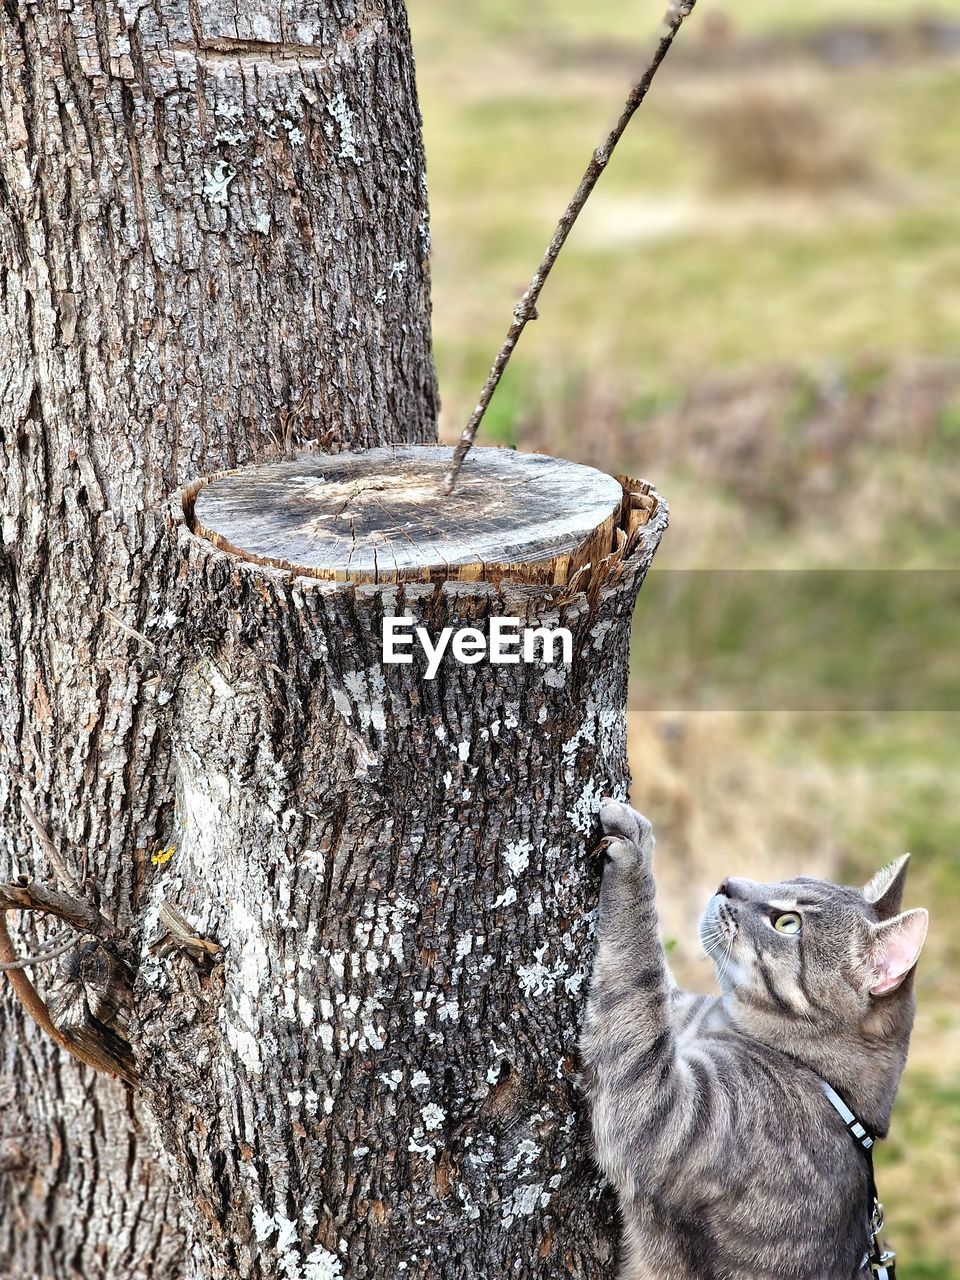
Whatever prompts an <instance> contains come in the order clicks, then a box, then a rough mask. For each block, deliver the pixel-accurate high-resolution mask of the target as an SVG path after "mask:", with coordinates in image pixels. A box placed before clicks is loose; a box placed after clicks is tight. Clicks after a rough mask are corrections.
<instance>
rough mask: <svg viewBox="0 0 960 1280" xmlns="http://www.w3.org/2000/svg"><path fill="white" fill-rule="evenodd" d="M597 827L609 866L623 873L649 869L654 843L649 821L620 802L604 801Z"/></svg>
mask: <svg viewBox="0 0 960 1280" xmlns="http://www.w3.org/2000/svg"><path fill="white" fill-rule="evenodd" d="M600 826H601V827H602V828H603V834H604V836H605V840H604V846H605V849H606V853H607V856H608V858H609V859H610V861H611V862H613V863H614V864H615V865H616V866H618V867H620V868H621V869H622V870H624V871H629V870H632V869H633V868H635V867H639V866H649V864H650V859H651V858H652V857H653V846H654V843H655V842H654V836H653V824H652V823H651V821H650V819H649V818H645V817H644V816H643V814H642V813H637V811H636V809H631V808H630V806H629V805H627V804H621V803H620V802H619V800H610V799H604V801H603V802H602V803H601V805H600Z"/></svg>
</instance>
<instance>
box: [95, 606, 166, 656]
mask: <svg viewBox="0 0 960 1280" xmlns="http://www.w3.org/2000/svg"><path fill="white" fill-rule="evenodd" d="M103 615H104V617H105V618H109V619H110V621H111V622H112V623H113V625H114V626H115V627H116V628H117V630H118V631H122V632H123V634H124V635H125V636H129V637H130V639H131V640H136V641H137V643H138V644H142V645H143V647H144V648H145V649H149V650H150V652H151V653H156V652H157V646H156V645H155V644H154V643H153V641H152V640H148V639H147V637H146V636H145V635H144V634H143V633H142V632H141V631H136V630H134V628H133V627H131V626H128V625H127V623H125V622H124V620H123V619H122V618H120V617H118V616H117V615H116V614H115V613H114V612H113V610H112V609H104V611H103Z"/></svg>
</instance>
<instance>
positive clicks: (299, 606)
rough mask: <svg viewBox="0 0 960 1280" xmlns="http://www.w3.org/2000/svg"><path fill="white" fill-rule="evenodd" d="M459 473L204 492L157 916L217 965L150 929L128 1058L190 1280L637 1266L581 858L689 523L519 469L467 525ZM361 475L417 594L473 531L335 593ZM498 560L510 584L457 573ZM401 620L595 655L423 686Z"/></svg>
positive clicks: (489, 462) (331, 471)
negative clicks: (449, 491) (664, 562)
mask: <svg viewBox="0 0 960 1280" xmlns="http://www.w3.org/2000/svg"><path fill="white" fill-rule="evenodd" d="M449 452H450V451H449V450H446V449H443V450H441V449H435V450H430V451H429V452H427V453H425V454H422V455H421V454H420V453H414V454H412V455H411V454H410V453H409V452H408V451H406V450H399V451H397V452H396V453H388V452H386V451H381V450H377V451H374V452H372V453H367V454H347V455H340V456H337V457H327V458H316V457H312V458H310V459H309V460H302V461H296V462H290V463H286V464H282V465H278V466H268V467H255V468H253V469H251V470H249V471H247V472H244V473H228V474H225V475H223V476H220V477H217V478H215V479H212V480H211V481H209V482H207V483H200V484H199V485H198V484H194V485H191V486H190V487H189V489H188V490H187V491H186V493H185V494H184V495H183V497H182V500H181V501H179V502H178V503H177V507H176V511H175V517H174V518H175V523H176V526H177V527H176V528H175V529H174V533H175V535H176V541H177V546H178V548H179V565H178V569H177V572H176V573H175V574H173V575H172V578H171V584H170V589H169V591H168V594H167V596H166V597H165V601H164V603H165V607H166V608H167V609H168V610H169V616H170V617H171V618H172V619H176V632H177V636H178V638H179V640H180V642H181V644H182V651H183V654H184V666H183V668H182V674H181V678H180V680H179V684H178V688H177V690H176V692H175V696H174V698H173V700H172V702H171V704H170V709H171V736H172V740H173V742H174V743H175V750H176V771H177V777H178V804H177V824H176V829H175V831H174V832H173V834H172V836H171V839H170V844H171V845H172V846H174V847H175V853H174V854H173V855H172V857H171V858H170V860H169V861H168V862H165V864H164V866H163V867H162V869H161V870H160V871H159V872H158V873H157V875H156V876H155V877H154V878H153V879H152V880H151V882H150V884H149V886H148V889H147V894H146V902H145V919H146V920H147V921H148V922H150V921H158V922H160V923H162V911H163V908H164V905H165V904H166V906H167V907H168V908H171V907H172V908H173V909H174V910H175V911H176V912H177V918H178V919H180V920H183V921H185V922H186V927H187V928H188V929H194V930H195V931H196V933H197V934H198V935H199V936H200V937H202V938H203V939H206V940H209V943H211V944H215V945H216V946H217V947H219V948H222V951H219V952H218V953H217V956H216V958H215V959H214V960H209V961H207V960H202V959H201V961H200V963H199V966H198V961H197V959H196V957H194V956H193V955H191V954H187V953H186V952H184V951H182V950H178V949H173V950H170V949H169V948H167V947H163V946H160V947H158V946H157V945H156V943H157V929H158V928H159V927H160V924H159V923H158V925H157V926H150V925H149V924H148V927H146V928H145V929H144V931H143V934H142V943H141V952H140V957H139V960H140V963H139V966H138V968H137V979H136V989H135V1007H136V1009H137V1015H138V1026H137V1031H138V1034H137V1035H136V1036H135V1037H134V1051H135V1053H136V1056H137V1071H138V1078H139V1080H140V1085H141V1089H142V1096H143V1098H144V1104H145V1107H146V1108H147V1111H148V1113H149V1114H150V1116H151V1119H152V1131H153V1132H154V1133H155V1134H156V1137H157V1141H158V1142H159V1143H160V1144H161V1145H162V1147H163V1148H164V1149H165V1150H166V1152H167V1154H168V1156H169V1157H170V1159H171V1161H172V1163H173V1165H175V1166H176V1168H177V1169H178V1170H179V1171H180V1179H179V1183H178V1185H179V1189H180V1192H181V1195H182V1197H183V1204H184V1205H185V1206H187V1207H188V1208H189V1209H190V1210H191V1211H192V1219H191V1220H192V1224H193V1236H192V1238H193V1242H194V1243H193V1252H192V1254H191V1259H192V1261H191V1268H190V1270H189V1272H188V1280H214V1278H216V1280H221V1278H229V1280H234V1278H239V1280H275V1277H277V1276H281V1275H282V1276H292V1277H297V1278H298V1280H301V1278H305V1280H313V1278H314V1277H319V1276H323V1277H338V1278H340V1277H342V1280H385V1277H391V1278H392V1277H398V1278H399V1277H404V1276H410V1277H414V1276H416V1277H423V1278H424V1280H472V1278H475V1277H500V1276H510V1277H519V1278H520V1280H556V1277H557V1276H565V1277H569V1278H570V1280H602V1278H603V1277H607V1276H609V1275H610V1274H611V1266H612V1263H613V1255H614V1249H615V1239H616V1225H615V1207H614V1205H613V1204H612V1202H611V1200H610V1197H609V1196H608V1195H607V1194H606V1193H604V1192H603V1190H602V1184H601V1180H600V1177H599V1175H598V1173H597V1170H596V1168H595V1166H594V1165H593V1162H592V1159H591V1155H590V1140H589V1133H588V1127H587V1125H586V1118H585V1116H584V1113H583V1108H582V1106H581V1102H580V1098H579V1095H578V1093H577V1088H576V1074H577V1062H576V1044H577V1034H578V1027H579V1022H580V1017H581V1013H582V1008H583V1001H584V998H585V995H586V981H587V974H588V972H589V966H590V962H591V955H592V943H591V939H592V927H593V926H592V921H593V918H594V915H595V912H594V908H595V906H596V901H597V890H598V876H597V874H596V870H595V868H594V867H592V866H591V862H590V859H589V857H588V852H589V850H590V848H591V847H592V846H593V844H594V842H595V838H596V836H597V831H596V813H597V808H598V805H599V801H600V798H601V797H602V796H603V795H605V794H606V795H614V796H619V797H625V796H626V793H627V786H628V774H627V754H626V698H627V673H628V670H629V653H630V632H631V620H632V616H633V609H634V603H635V600H636V594H637V590H638V588H639V586H640V584H641V582H642V580H643V577H644V574H645V573H646V570H647V568H648V566H649V564H650V561H651V559H652V557H653V554H654V551H655V549H656V546H657V544H658V542H659V539H660V536H661V534H662V532H663V530H664V528H665V526H666V519H667V513H666V508H665V506H664V505H663V503H662V502H661V501H660V500H659V499H658V498H657V496H656V495H655V494H654V493H652V492H651V491H650V490H649V486H645V485H640V484H636V483H635V482H633V481H627V482H625V483H619V482H617V481H615V480H610V479H609V478H608V477H604V476H601V475H600V474H599V473H597V472H596V471H593V470H591V469H590V468H587V467H577V466H573V465H571V464H568V463H555V462H553V461H551V460H549V459H536V458H535V459H530V458H525V457H523V456H521V455H516V454H512V453H509V452H506V451H497V450H478V451H477V453H476V454H473V455H471V458H470V462H469V470H468V471H465V473H464V479H465V481H466V483H465V487H464V491H463V493H462V495H461V497H460V500H459V505H458V504H457V503H453V504H451V503H450V502H449V499H446V498H442V497H441V496H440V491H439V484H438V483H437V482H438V480H439V478H440V477H441V476H442V474H443V471H444V468H445V466H446V465H447V463H448V459H449ZM398 474H399V475H400V476H401V477H402V484H400V485H396V484H394V483H393V482H394V481H395V480H396V477H397V475H398ZM345 476H350V477H351V478H350V479H349V480H347V479H345V478H344V477H345ZM371 476H372V477H374V479H373V480H372V481H371V480H370V477H371ZM480 476H483V477H484V479H483V481H482V483H480V482H479V481H478V479H477V478H478V477H480ZM321 477H327V479H321ZM333 477H337V478H335V479H334V478H333ZM374 483H375V484H377V485H379V484H381V483H383V484H385V485H388V486H392V488H391V487H388V488H383V489H379V488H378V489H374V488H371V487H369V486H370V485H371V484H374ZM333 485H338V486H340V494H341V499H340V506H343V505H344V497H343V496H342V495H346V500H347V501H349V502H352V503H355V504H356V514H355V517H354V519H355V528H356V530H357V534H358V539H359V540H360V541H361V543H365V544H366V545H367V546H368V547H369V546H373V545H376V546H377V547H378V548H379V547H381V546H384V545H388V544H389V546H390V547H391V548H395V549H396V550H397V553H398V554H399V552H400V550H401V548H403V546H404V545H405V539H404V538H402V537H398V536H396V529H395V526H394V525H391V524H389V523H387V516H386V515H385V514H384V510H386V511H391V512H396V511H398V510H399V511H400V512H402V513H403V514H404V517H405V519H408V520H410V521H413V522H415V523H416V527H417V529H418V531H420V530H423V531H424V532H423V533H422V537H423V542H422V543H421V542H419V541H417V543H416V546H415V547H411V548H410V556H409V563H408V564H407V565H405V566H404V568H403V572H410V571H411V570H412V565H413V564H414V563H415V552H416V554H417V555H419V554H420V553H421V552H422V551H423V549H424V547H425V546H427V545H430V546H447V547H449V548H451V549H452V548H453V547H454V546H455V545H456V544H457V543H458V541H459V544H460V546H461V549H462V554H461V555H459V556H455V555H454V554H453V552H452V550H451V552H450V559H449V562H448V563H446V564H445V563H444V562H443V561H442V560H438V559H437V558H436V557H435V556H434V555H433V554H432V553H429V554H425V555H424V556H423V561H424V577H425V579H426V578H430V579H432V578H433V575H434V574H436V573H439V572H446V573H448V574H449V575H450V576H449V577H448V578H447V579H446V580H440V581H434V580H424V581H418V582H410V581H363V580H361V581H356V582H338V581H331V580H329V578H328V579H327V580H324V579H323V578H322V577H319V576H317V575H318V574H320V573H326V574H330V573H331V571H332V572H336V573H340V572H346V571H347V570H348V569H350V570H354V569H355V568H356V565H357V559H356V557H349V556H344V554H343V548H342V545H341V543H342V538H341V535H340V533H339V531H338V530H337V529H336V524H337V523H338V522H339V517H338V516H337V513H338V510H339V507H338V505H337V503H331V502H330V499H329V495H330V493H331V492H333V490H332V486H333ZM404 486H406V487H404ZM396 492H399V493H400V494H401V495H405V496H403V497H397V496H395V493H396ZM383 494H386V495H387V497H388V499H389V503H390V505H387V504H382V505H381V506H378V505H377V502H374V501H373V495H378V499H379V495H383ZM528 495H529V496H528ZM414 496H416V500H414ZM485 505H486V509H485ZM394 518H395V517H394V516H391V519H394ZM201 520H202V524H201V523H200V521H201ZM538 520H540V521H542V522H543V524H545V525H549V526H550V528H551V532H550V533H549V534H548V535H545V534H544V532H543V530H542V528H541V527H540V526H539V525H538ZM468 521H469V522H470V527H471V533H470V535H469V537H468V536H466V534H465V532H464V530H465V528H466V527H467V524H468ZM558 522H563V525H564V527H563V530H562V532H561V530H560V527H559V523H558ZM191 523H192V524H193V528H194V529H195V530H198V531H199V530H200V529H201V528H202V529H204V530H207V531H210V536H201V535H200V533H199V532H192V531H191V528H190V524H191ZM331 523H333V533H332V534H331ZM305 526H310V527H314V528H316V529H318V530H319V533H320V537H319V539H318V542H317V543H316V545H317V546H320V547H321V548H324V550H323V553H322V555H320V554H313V548H314V543H312V542H311V540H310V539H309V538H308V537H307V536H306V535H305V532H304V529H305ZM498 528H499V529H500V530H502V537H501V538H500V539H499V541H498V539H497V529H498ZM598 531H602V532H598ZM374 533H376V534H378V535H384V536H383V537H382V539H378V540H377V541H376V542H370V541H369V539H371V538H372V536H373V534H374ZM420 536H421V535H420V534H419V532H418V538H419V537H420ZM214 538H216V541H217V542H219V543H220V544H221V545H219V546H218V545H215V543H214ZM411 541H414V540H413V539H411ZM226 543H230V544H231V545H234V546H240V547H242V553H240V554H238V553H234V552H232V551H225V550H224V549H223V546H224V545H225V544H226ZM251 544H252V545H251ZM328 547H329V548H330V551H329V553H328V552H327V551H326V548H328ZM481 548H482V550H481ZM471 551H472V553H473V556H474V558H472V559H471V557H470V552H471ZM254 555H256V556H257V557H259V559H254V558H253V556H254ZM291 556H296V557H299V558H301V559H302V560H303V561H305V562H306V564H304V565H302V566H300V567H298V568H296V569H294V568H283V567H278V565H277V564H275V563H269V562H270V561H287V560H289V558H290V557H291ZM537 556H541V557H542V558H541V559H540V560H537V559H536V557H537ZM587 556H590V557H591V559H590V561H589V563H588V562H587V559H586V557H587ZM458 559H459V563H456V561H457V560H458ZM362 563H363V564H364V565H365V570H364V571H365V572H370V569H371V568H372V565H373V560H372V557H371V558H370V560H369V561H366V560H364V561H363V562H362ZM396 563H397V561H396V559H394V560H393V561H391V566H393V565H394V564H396ZM478 563H482V564H483V565H484V566H485V568H486V570H488V571H489V572H490V573H491V577H492V578H493V580H491V581H462V580H458V578H457V577H456V576H454V575H456V574H460V573H462V572H467V573H471V574H472V573H475V572H476V571H477V565H478ZM564 564H565V565H566V566H567V567H566V571H565V576H566V580H565V581H562V582H554V581H553V579H554V578H555V577H557V576H564V575H563V574H562V573H561V572H560V569H559V566H561V565H564ZM379 568H380V558H379V554H378V557H377V571H378V572H379ZM392 571H396V572H399V571H400V570H399V569H397V570H392ZM538 575H542V576H543V577H544V578H545V579H546V580H544V581H538V580H537V577H538ZM400 614H404V615H406V616H408V617H409V618H410V619H411V620H412V622H413V623H414V624H415V625H417V626H420V627H423V628H425V630H426V631H427V632H428V633H429V635H430V636H431V637H433V638H434V639H436V637H437V636H439V634H440V633H441V631H442V630H443V628H445V627H452V628H460V627H473V628H478V629H482V628H485V627H486V626H487V625H488V623H489V622H490V620H491V619H493V618H496V617H515V618H517V619H519V622H520V625H521V626H524V627H547V628H555V627H566V628H568V629H569V631H570V634H571V638H572V655H573V656H572V661H571V662H569V663H566V664H564V663H561V662H553V663H551V662H550V661H548V660H543V658H542V657H541V656H539V655H538V656H537V658H536V660H535V661H533V662H529V663H528V662H517V663H516V664H515V665H494V664H491V663H490V662H489V661H486V660H484V661H480V662H477V663H475V664H473V665H467V664H464V663H460V662H458V661H457V660H456V658H455V656H454V654H453V652H452V649H453V646H452V645H451V646H449V647H448V648H447V651H446V653H445V654H444V656H443V659H442V662H441V663H440V666H439V669H438V670H437V672H436V677H435V678H433V679H430V678H428V677H427V675H426V672H425V666H424V662H423V661H422V660H421V658H422V655H420V657H418V658H415V660H414V661H413V662H411V663H409V664H406V665H401V664H385V663H384V661H383V652H382V628H383V620H384V618H386V617H389V616H396V615H400ZM211 1153H212V1154H211Z"/></svg>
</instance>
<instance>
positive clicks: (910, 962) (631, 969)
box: [581, 801, 927, 1280]
mask: <svg viewBox="0 0 960 1280" xmlns="http://www.w3.org/2000/svg"><path fill="white" fill-rule="evenodd" d="M601 820H602V824H603V828H604V831H605V832H606V835H607V841H606V853H607V865H606V868H605V871H604V877H603V886H602V891H601V901H600V917H599V924H598V939H597V954H596V960H595V963H594V969H593V977H592V981H591V987H590V997H589V1002H588V1006H587V1014H586V1020H585V1024H584V1029H583V1034H582V1040H581V1052H582V1056H583V1060H584V1068H585V1071H584V1080H585V1085H586V1088H587V1092H588V1096H589V1100H590V1104H591V1112H592V1122H593V1134H594V1142H595V1148H596V1155H597V1159H598V1161H599V1163H600V1165H601V1167H602V1169H603V1170H604V1172H605V1174H606V1176H607V1177H608V1178H609V1180H610V1181H611V1182H612V1183H613V1185H614V1186H615V1188H616V1190H617V1192H618V1194H619V1199H620V1206H621V1211H622V1218H623V1244H622V1254H623V1261H622V1266H621V1271H620V1277H621V1280H852V1278H853V1277H855V1276H858V1275H860V1267H861V1263H862V1260H863V1257H864V1254H865V1252H866V1250H867V1245H868V1239H867V1218H868V1200H869V1175H868V1167H867V1162H866V1159H865V1157H864V1153H863V1152H862V1151H861V1150H859V1149H858V1148H857V1146H856V1145H855V1143H854V1142H853V1141H852V1140H851V1138H850V1135H849V1134H848V1133H847V1131H846V1129H845V1128H844V1126H843V1123H842V1122H841V1120H840V1118H839V1117H838V1115H837V1114H836V1112H835V1111H834V1110H833V1108H832V1107H831V1106H830V1104H829V1102H828V1101H827V1100H826V1098H825V1097H824V1095H823V1092H822V1090H821V1087H820V1083H819V1081H820V1080H821V1079H822V1080H825V1081H827V1082H829V1083H830V1084H832V1085H833V1087H834V1088H835V1089H837V1090H838V1091H839V1092H840V1094H841V1095H842V1096H843V1097H844V1098H846V1100H847V1101H848V1103H849V1104H850V1105H851V1106H852V1107H853V1108H854V1110H855V1111H856V1112H857V1113H858V1115H859V1116H860V1117H861V1118H862V1119H863V1120H864V1121H865V1122H866V1123H867V1124H868V1125H869V1126H870V1127H871V1129H872V1130H873V1131H874V1132H875V1133H877V1134H881V1135H882V1134H885V1133H886V1131H887V1127H888V1124H889V1121H890V1111H891V1107H892V1104H893V1098H894V1094H895V1092H896V1089H897V1085H898V1082H899V1079H900V1073H901V1071H902V1069H903V1065H904V1062H905V1060H906V1056H907V1047H908V1043H909V1039H910V1030H911V1026H912V1023H913V992H912V972H913V966H914V964H915V963H916V959H917V957H918V955H919V952H920V947H921V946H922V943H923V938H924V934H925V932H926V923H927V921H926V912H925V911H911V912H906V913H905V914H903V915H901V914H899V912H900V901H901V897H902V892H903V881H904V876H905V869H906V859H902V860H901V861H900V862H899V863H897V864H895V865H893V866H891V867H889V868H887V869H885V870H884V871H883V872H881V873H880V874H879V875H878V876H876V877H875V878H874V880H873V881H871V883H870V885H868V886H867V888H866V889H865V890H862V891H861V890H859V889H852V888H846V887H843V886H839V885H833V884H829V883H827V882H825V881H821V880H814V879H811V878H808V877H798V878H796V879H794V880H790V881H787V882H785V883H781V884H776V885H761V884H755V883H752V882H750V881H744V880H730V881H725V882H724V884H723V885H722V886H721V889H720V891H719V893H718V894H717V895H716V896H715V897H714V898H713V899H712V900H711V902H710V904H709V906H708V908H707V911H706V913H705V915H704V918H703V921H702V922H701V937H702V939H703V942H704V945H705V947H706V949H707V951H708V953H709V954H710V955H711V956H712V957H713V958H714V960H715V962H716V963H717V966H718V976H719V979H720V986H721V994H720V996H719V997H717V998H713V997H708V996H694V995H689V994H686V993H685V992H682V991H680V990H678V989H677V988H676V986H675V984H674V982H673V980H672V978H671V976H670V973H669V970H668V967H667V963H666V959H665V956H664V952H663V947H662V944H661V941H660V936H659V930H658V926H657V916H656V909H655V905H654V892H655V891H654V880H653V874H652V870H651V859H652V853H653V843H654V842H653V834H652V830H651V827H650V824H649V822H648V821H647V820H646V819H645V818H643V817H642V816H641V815H640V814H638V813H636V812H634V810H632V809H629V808H627V807H626V806H625V805H621V804H617V803H615V802H613V801H609V802H606V803H605V805H604V807H603V811H602V814H601ZM793 916H796V917H798V918H799V920H800V927H799V930H798V931H797V932H796V933H784V932H781V931H780V930H781V929H782V928H783V927H784V924H785V922H786V925H787V926H788V927H790V928H793V927H794V921H793V920H792V917H793ZM775 920H776V921H777V925H776V926H775V925H774V921H775Z"/></svg>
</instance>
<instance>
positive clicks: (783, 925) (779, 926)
mask: <svg viewBox="0 0 960 1280" xmlns="http://www.w3.org/2000/svg"><path fill="white" fill-rule="evenodd" d="M802 923H803V922H802V921H801V919H800V917H799V916H798V915H797V913H796V912H795V911H786V912H784V914H783V915H782V916H776V917H775V918H774V921H773V927H774V928H775V929H776V931H777V933H799V932H800V926H801V924H802Z"/></svg>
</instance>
